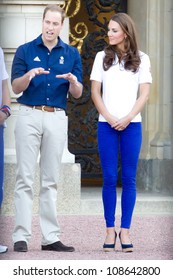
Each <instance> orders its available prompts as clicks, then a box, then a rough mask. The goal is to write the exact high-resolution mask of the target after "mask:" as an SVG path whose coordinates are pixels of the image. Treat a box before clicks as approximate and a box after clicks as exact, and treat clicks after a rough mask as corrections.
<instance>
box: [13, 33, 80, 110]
mask: <svg viewBox="0 0 173 280" xmlns="http://www.w3.org/2000/svg"><path fill="white" fill-rule="evenodd" d="M37 67H43V68H44V69H45V70H49V71H50V74H48V75H46V74H42V75H37V76H35V77H34V78H33V79H32V80H31V82H30V84H29V86H28V88H27V89H26V90H25V91H24V92H23V94H22V95H21V96H20V97H19V98H17V101H18V102H19V103H21V104H24V105H29V106H36V105H37V106H38V105H47V106H54V107H59V108H62V109H64V110H65V109H66V105H67V94H68V90H69V82H68V81H67V80H65V79H59V78H56V77H55V76H56V75H58V74H65V73H69V72H71V73H72V74H74V75H75V76H76V77H77V79H78V81H79V82H82V64H81V57H80V54H79V52H78V50H77V49H76V48H75V47H72V46H70V45H68V44H66V43H64V42H63V41H62V40H61V39H60V38H58V43H57V45H56V46H55V47H54V48H53V49H52V50H51V52H50V51H49V50H48V48H47V47H46V46H45V45H44V43H43V41H42V38H41V35H40V36H39V37H37V38H36V39H35V40H33V41H31V42H29V43H26V44H24V45H21V46H20V47H18V49H17V50H16V54H15V56H14V59H13V63H12V71H11V81H13V80H14V79H16V78H19V77H21V76H23V75H24V74H25V73H26V72H28V71H29V70H31V69H33V68H37Z"/></svg>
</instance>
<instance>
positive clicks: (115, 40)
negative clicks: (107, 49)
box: [108, 20, 126, 50]
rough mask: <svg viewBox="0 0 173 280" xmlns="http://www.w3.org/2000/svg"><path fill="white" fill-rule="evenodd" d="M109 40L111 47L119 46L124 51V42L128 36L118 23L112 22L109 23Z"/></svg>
mask: <svg viewBox="0 0 173 280" xmlns="http://www.w3.org/2000/svg"><path fill="white" fill-rule="evenodd" d="M108 38H109V44H110V45H117V47H118V48H119V49H121V50H124V40H125V38H126V34H125V33H124V31H123V30H122V28H121V27H120V25H119V24H118V23H117V22H116V21H113V20H110V22H109V25H108Z"/></svg>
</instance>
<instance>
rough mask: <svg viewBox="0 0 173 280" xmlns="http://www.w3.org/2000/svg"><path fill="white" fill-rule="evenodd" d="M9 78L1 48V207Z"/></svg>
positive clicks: (3, 250)
mask: <svg viewBox="0 0 173 280" xmlns="http://www.w3.org/2000/svg"><path fill="white" fill-rule="evenodd" d="M7 79H8V74H7V71H6V68H5V63H4V54H3V51H2V49H1V48H0V209H1V204H2V200H3V179H4V127H5V121H6V119H7V118H8V117H9V116H10V107H9V106H10V94H9V89H8V83H7ZM0 228H1V225H0ZM0 241H1V240H0ZM7 250H8V248H7V246H3V245H0V254H1V253H5V252H7Z"/></svg>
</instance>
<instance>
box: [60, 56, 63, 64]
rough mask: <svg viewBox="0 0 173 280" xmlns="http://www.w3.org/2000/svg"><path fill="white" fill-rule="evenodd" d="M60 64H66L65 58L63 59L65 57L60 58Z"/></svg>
mask: <svg viewBox="0 0 173 280" xmlns="http://www.w3.org/2000/svg"><path fill="white" fill-rule="evenodd" d="M59 64H64V57H63V56H60V58H59Z"/></svg>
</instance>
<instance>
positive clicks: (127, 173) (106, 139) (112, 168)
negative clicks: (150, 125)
mask: <svg viewBox="0 0 173 280" xmlns="http://www.w3.org/2000/svg"><path fill="white" fill-rule="evenodd" d="M141 143H142V125H141V123H140V122H138V123H130V124H129V125H128V126H127V128H126V129H124V130H123V131H117V130H115V129H114V128H111V126H110V125H109V124H108V123H107V122H98V149H99V155H100V161H101V168H102V175H103V188H102V199H103V207H104V217H105V221H106V227H114V226H115V211H116V202H117V193H116V184H117V179H118V159H119V155H120V163H121V181H122V194H121V228H127V229H129V228H130V225H131V220H132V214H133V210H134V206H135V201H136V172H137V165H138V159H139V153H140V149H141Z"/></svg>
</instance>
